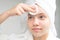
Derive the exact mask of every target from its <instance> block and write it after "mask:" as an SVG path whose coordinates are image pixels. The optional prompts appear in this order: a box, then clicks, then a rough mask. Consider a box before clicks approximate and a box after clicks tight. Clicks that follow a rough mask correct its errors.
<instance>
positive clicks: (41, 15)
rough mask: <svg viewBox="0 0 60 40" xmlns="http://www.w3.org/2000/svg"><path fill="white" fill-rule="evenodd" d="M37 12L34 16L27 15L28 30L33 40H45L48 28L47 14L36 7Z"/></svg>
mask: <svg viewBox="0 0 60 40" xmlns="http://www.w3.org/2000/svg"><path fill="white" fill-rule="evenodd" d="M38 8H39V9H38V10H39V12H38V13H37V14H36V15H31V14H28V20H27V23H28V28H29V30H30V32H31V33H32V35H33V39H34V40H46V39H47V37H48V31H49V26H50V20H49V16H48V14H47V13H46V12H45V11H44V10H43V9H42V8H41V7H40V6H38Z"/></svg>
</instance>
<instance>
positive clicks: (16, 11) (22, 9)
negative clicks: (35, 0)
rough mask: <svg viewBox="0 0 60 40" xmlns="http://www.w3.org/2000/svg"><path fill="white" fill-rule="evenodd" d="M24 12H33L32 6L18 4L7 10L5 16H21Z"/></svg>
mask: <svg viewBox="0 0 60 40" xmlns="http://www.w3.org/2000/svg"><path fill="white" fill-rule="evenodd" d="M25 12H35V7H34V6H32V5H27V4H24V3H20V4H18V5H17V6H15V7H13V8H12V9H10V10H8V11H7V14H8V15H9V16H14V15H21V14H23V13H25Z"/></svg>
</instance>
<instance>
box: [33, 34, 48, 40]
mask: <svg viewBox="0 0 60 40" xmlns="http://www.w3.org/2000/svg"><path fill="white" fill-rule="evenodd" d="M47 37H48V33H46V34H44V35H43V36H40V37H33V38H34V40H46V39H47Z"/></svg>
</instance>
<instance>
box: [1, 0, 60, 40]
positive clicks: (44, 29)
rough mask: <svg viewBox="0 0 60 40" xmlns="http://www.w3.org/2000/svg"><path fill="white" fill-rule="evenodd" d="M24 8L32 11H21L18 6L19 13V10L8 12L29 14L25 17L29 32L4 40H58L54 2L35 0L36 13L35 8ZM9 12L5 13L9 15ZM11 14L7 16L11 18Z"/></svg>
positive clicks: (13, 35)
mask: <svg viewBox="0 0 60 40" xmlns="http://www.w3.org/2000/svg"><path fill="white" fill-rule="evenodd" d="M22 6H23V5H21V7H22ZM25 6H26V7H30V8H32V9H30V8H26V7H25V8H24V11H23V10H21V8H20V7H19V6H18V8H19V9H20V12H19V10H15V11H14V10H11V11H10V12H12V13H16V11H18V12H19V14H20V13H24V12H26V11H27V12H29V13H28V15H27V16H28V18H27V26H28V28H29V30H28V29H27V31H25V33H23V34H12V35H10V36H6V40H8V39H9V40H60V39H58V38H57V37H56V36H57V33H56V30H55V27H54V14H55V10H56V6H55V0H54V1H52V0H50V1H49V0H44V1H43V0H36V4H35V6H37V10H38V11H37V12H36V11H35V10H36V8H35V7H31V6H27V5H25ZM18 8H17V9H18ZM10 12H7V13H8V14H9V13H10ZM12 13H11V14H12ZM11 14H9V16H11ZM5 15H6V14H5ZM13 15H14V14H13ZM20 15H21V14H20ZM2 37H3V36H2ZM1 40H2V39H1Z"/></svg>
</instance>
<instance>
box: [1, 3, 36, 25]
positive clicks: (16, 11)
mask: <svg viewBox="0 0 60 40" xmlns="http://www.w3.org/2000/svg"><path fill="white" fill-rule="evenodd" d="M25 12H35V7H34V6H31V5H27V4H23V3H20V4H18V5H17V6H15V7H13V8H11V9H9V10H7V11H6V12H4V13H2V14H0V24H1V23H2V22H4V21H5V20H6V19H7V18H8V17H10V16H14V15H21V14H22V13H25Z"/></svg>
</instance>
